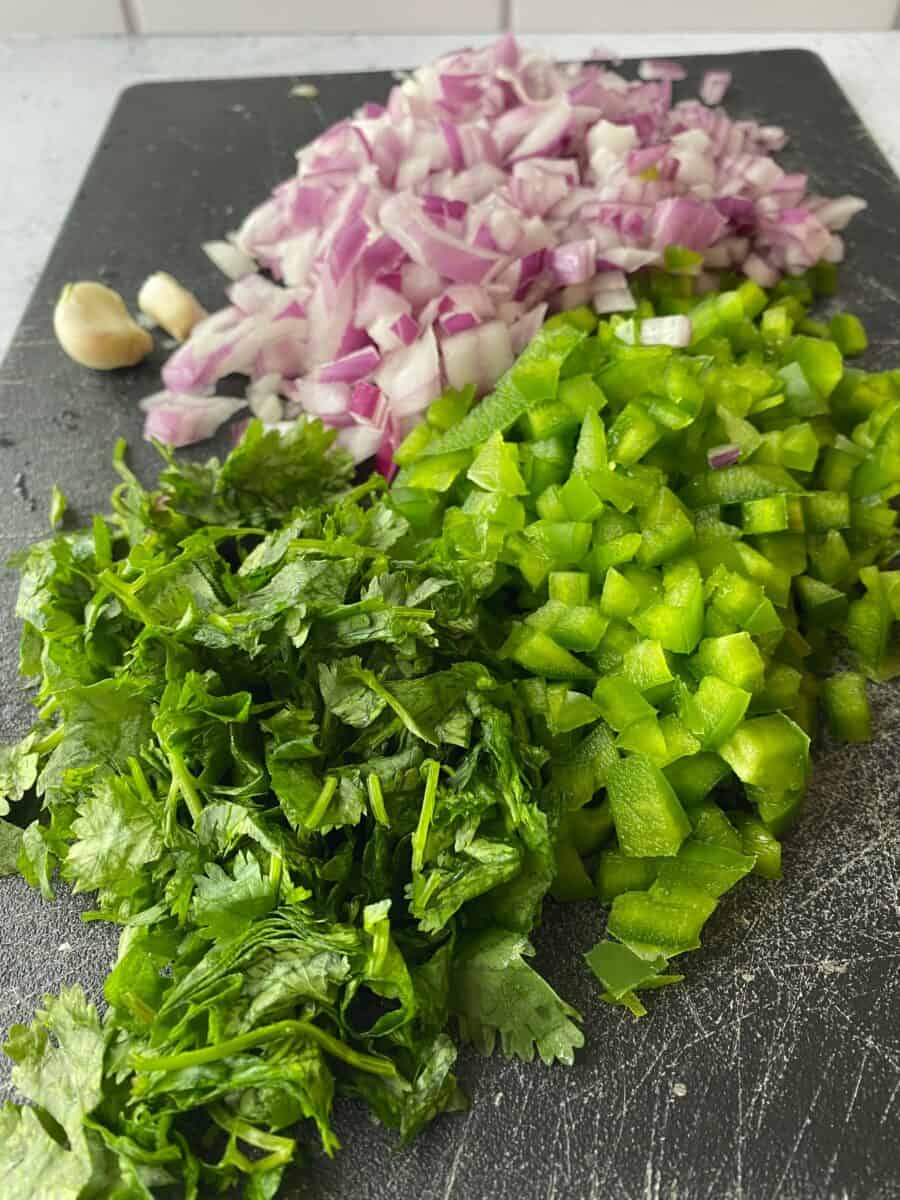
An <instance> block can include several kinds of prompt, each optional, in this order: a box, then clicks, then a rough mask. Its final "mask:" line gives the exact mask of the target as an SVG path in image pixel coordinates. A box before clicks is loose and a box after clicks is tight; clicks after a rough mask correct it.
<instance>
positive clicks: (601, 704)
mask: <svg viewBox="0 0 900 1200" xmlns="http://www.w3.org/2000/svg"><path fill="white" fill-rule="evenodd" d="M593 700H594V703H595V704H596V705H597V707H598V708H599V709H600V713H601V715H602V717H603V719H604V720H605V721H606V722H607V724H609V725H611V726H612V728H613V729H615V730H616V731H617V732H621V731H622V730H623V729H627V728H628V726H629V725H633V724H634V722H635V721H641V720H644V719H645V718H647V717H651V718H655V717H656V710H655V709H654V707H653V705H652V704H649V703H648V702H647V701H646V700H645V699H644V697H643V696H642V695H641V693H640V691H639V690H638V688H637V687H636V686H635V685H634V684H633V683H632V682H631V680H630V679H626V678H625V677H624V676H623V675H606V676H604V677H603V679H600V680H598V681H597V684H596V686H595V687H594V694H593Z"/></svg>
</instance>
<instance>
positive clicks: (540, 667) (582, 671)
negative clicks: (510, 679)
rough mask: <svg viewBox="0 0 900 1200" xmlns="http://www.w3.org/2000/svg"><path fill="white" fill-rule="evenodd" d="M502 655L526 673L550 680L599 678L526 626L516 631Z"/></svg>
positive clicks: (543, 634) (515, 629) (551, 641)
mask: <svg viewBox="0 0 900 1200" xmlns="http://www.w3.org/2000/svg"><path fill="white" fill-rule="evenodd" d="M501 653H502V654H503V655H504V656H505V657H507V658H511V659H512V660H513V661H514V662H517V663H518V664H519V666H521V667H524V668H525V670H526V671H531V672H533V674H535V675H543V676H545V677H546V678H547V679H584V680H591V679H593V678H594V674H595V673H594V672H593V671H592V670H591V669H590V667H586V666H585V665H584V663H583V662H580V661H579V659H577V658H576V657H575V656H574V654H570V653H569V651H568V650H565V649H564V648H563V647H562V646H559V645H557V643H556V642H555V641H554V640H553V638H551V637H550V636H549V635H548V634H546V633H544V632H543V631H542V630H540V629H531V628H528V627H527V626H524V625H517V626H514V627H513V630H512V632H511V633H510V635H509V637H508V638H507V640H506V644H505V645H504V647H503V649H502V651H501Z"/></svg>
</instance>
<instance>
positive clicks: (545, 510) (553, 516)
mask: <svg viewBox="0 0 900 1200" xmlns="http://www.w3.org/2000/svg"><path fill="white" fill-rule="evenodd" d="M535 507H536V508H537V513H538V516H539V517H540V518H541V520H543V521H566V520H568V517H569V513H568V510H567V509H566V506H565V505H564V504H563V500H562V488H561V487H560V486H559V484H556V483H551V484H550V486H549V487H547V488H544V490H543V491H542V492H541V494H540V495H539V496H538V498H537V502H536V504H535Z"/></svg>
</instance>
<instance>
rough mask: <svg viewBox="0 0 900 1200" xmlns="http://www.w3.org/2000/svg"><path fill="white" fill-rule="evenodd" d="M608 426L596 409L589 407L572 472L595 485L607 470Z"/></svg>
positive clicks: (582, 426) (580, 433)
mask: <svg viewBox="0 0 900 1200" xmlns="http://www.w3.org/2000/svg"><path fill="white" fill-rule="evenodd" d="M607 461H608V460H607V446H606V426H605V425H604V424H603V418H602V417H601V416H600V415H599V413H597V412H596V410H595V409H593V408H589V409H588V410H587V412H586V413H585V414H584V417H583V418H582V422H581V430H580V432H579V434H578V442H577V444H576V446H575V457H574V459H573V460H572V474H573V475H580V476H583V477H584V478H585V479H587V480H588V482H589V483H591V484H592V485H593V483H594V480H595V479H596V478H598V477H605V475H606V472H607Z"/></svg>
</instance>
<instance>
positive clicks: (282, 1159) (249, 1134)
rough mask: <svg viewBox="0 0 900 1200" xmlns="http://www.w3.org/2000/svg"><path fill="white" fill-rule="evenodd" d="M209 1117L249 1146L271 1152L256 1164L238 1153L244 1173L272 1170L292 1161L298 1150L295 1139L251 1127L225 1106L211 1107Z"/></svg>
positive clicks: (216, 1105)
mask: <svg viewBox="0 0 900 1200" xmlns="http://www.w3.org/2000/svg"><path fill="white" fill-rule="evenodd" d="M209 1115H210V1116H211V1117H212V1119H213V1120H214V1121H215V1123H216V1124H217V1125H218V1126H219V1127H220V1128H221V1129H225V1130H227V1131H228V1133H230V1134H232V1135H233V1136H234V1137H235V1138H237V1139H239V1140H240V1141H242V1142H246V1143H247V1144H248V1145H249V1146H255V1147H256V1148H257V1149H258V1150H268V1151H269V1153H268V1154H267V1155H266V1157H265V1158H261V1159H257V1160H256V1161H255V1162H251V1161H250V1160H249V1159H248V1158H247V1157H246V1156H245V1155H243V1154H241V1153H240V1151H237V1157H238V1159H239V1165H240V1169H241V1170H242V1171H247V1172H248V1173H250V1172H253V1171H260V1170H270V1169H272V1168H274V1167H278V1166H281V1165H283V1164H284V1163H288V1162H290V1161H291V1158H292V1157H293V1155H294V1150H295V1149H296V1142H295V1141H294V1139H293V1138H286V1137H279V1136H278V1135H277V1134H275V1133H265V1132H264V1131H263V1130H262V1129H257V1128H256V1126H255V1125H251V1124H250V1122H249V1121H242V1120H241V1118H240V1117H235V1116H234V1115H233V1114H232V1113H230V1112H229V1111H228V1109H227V1108H226V1107H225V1106H224V1104H213V1105H211V1106H210V1109H209ZM234 1153H235V1151H234V1150H232V1154H233V1155H234Z"/></svg>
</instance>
